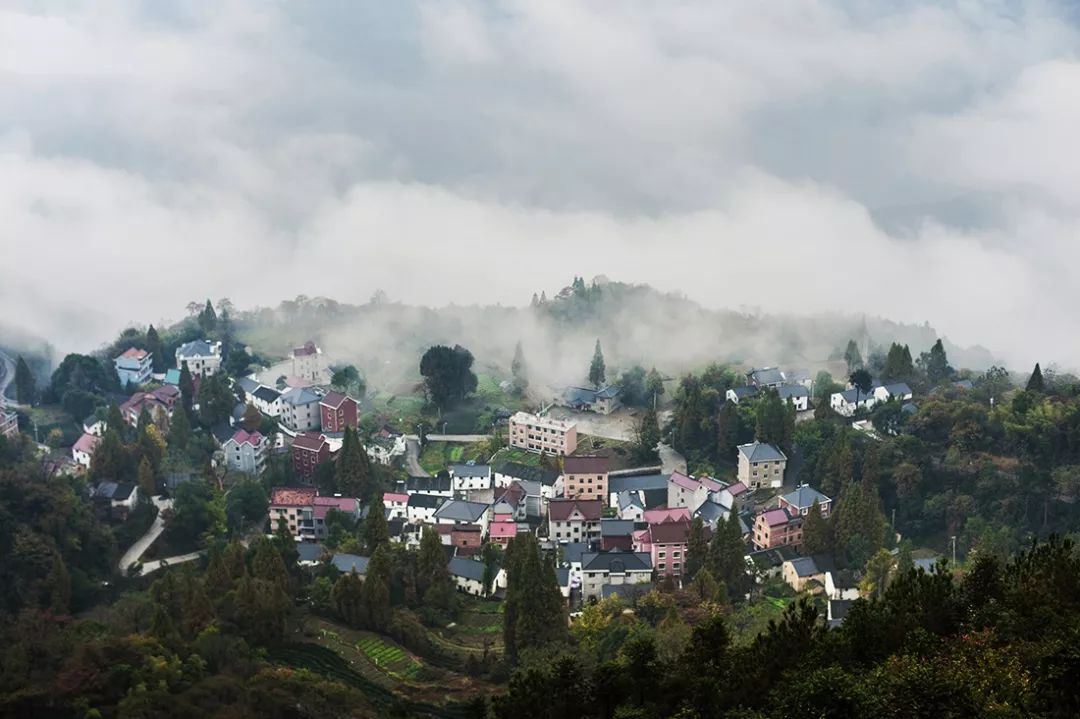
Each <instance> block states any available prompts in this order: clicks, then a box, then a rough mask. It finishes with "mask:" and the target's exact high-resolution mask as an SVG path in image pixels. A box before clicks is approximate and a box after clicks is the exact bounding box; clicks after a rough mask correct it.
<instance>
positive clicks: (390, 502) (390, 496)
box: [382, 492, 409, 519]
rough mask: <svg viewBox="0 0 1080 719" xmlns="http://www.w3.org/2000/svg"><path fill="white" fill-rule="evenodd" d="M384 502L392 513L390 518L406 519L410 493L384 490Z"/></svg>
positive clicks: (387, 509)
mask: <svg viewBox="0 0 1080 719" xmlns="http://www.w3.org/2000/svg"><path fill="white" fill-rule="evenodd" d="M382 502H383V506H384V507H386V511H387V512H389V513H390V516H389V517H388V519H395V518H399V519H405V518H406V517H407V516H408V513H409V510H408V507H409V495H407V494H405V493H403V492H384V493H383V496H382Z"/></svg>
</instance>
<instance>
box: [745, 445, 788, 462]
mask: <svg viewBox="0 0 1080 719" xmlns="http://www.w3.org/2000/svg"><path fill="white" fill-rule="evenodd" d="M739 454H741V455H742V456H744V457H746V458H747V459H748V460H749V461H751V462H775V461H777V460H786V459H787V455H785V454H784V453H783V452H781V451H780V450H779V449H778V448H777V447H775V446H773V445H771V444H765V443H763V442H751V443H750V444H740V445H739Z"/></svg>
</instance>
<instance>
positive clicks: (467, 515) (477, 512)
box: [433, 499, 491, 535]
mask: <svg viewBox="0 0 1080 719" xmlns="http://www.w3.org/2000/svg"><path fill="white" fill-rule="evenodd" d="M489 509H490V505H487V504H484V503H482V502H468V501H466V500H464V499H448V500H446V501H445V502H443V503H442V504H441V505H440V506H439V508H438V509H436V510H435V514H434V517H433V520H434V521H435V523H436V524H478V525H480V531H481V532H482V533H483V534H485V535H486V534H487V530H488V522H490V521H491V517H490V516H489V515H490V512H489V511H488V510H489Z"/></svg>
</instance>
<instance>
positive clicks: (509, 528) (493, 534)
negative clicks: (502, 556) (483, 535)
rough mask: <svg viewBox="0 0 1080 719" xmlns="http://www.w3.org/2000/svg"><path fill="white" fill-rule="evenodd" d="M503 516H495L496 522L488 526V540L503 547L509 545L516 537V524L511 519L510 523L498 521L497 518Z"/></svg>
mask: <svg viewBox="0 0 1080 719" xmlns="http://www.w3.org/2000/svg"><path fill="white" fill-rule="evenodd" d="M505 516H506V515H497V517H496V521H493V522H492V523H491V524H490V525H488V539H490V540H491V541H492V542H494V543H495V544H500V545H502V546H504V547H505V546H506V545H507V544H509V543H510V540H511V539H513V538H514V537H516V536H517V522H515V521H513V520H512V519H511V520H510V521H498V517H505Z"/></svg>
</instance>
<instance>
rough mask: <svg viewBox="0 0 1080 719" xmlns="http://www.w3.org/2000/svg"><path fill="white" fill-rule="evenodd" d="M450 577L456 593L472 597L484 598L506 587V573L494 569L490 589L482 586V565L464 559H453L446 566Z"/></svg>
mask: <svg viewBox="0 0 1080 719" xmlns="http://www.w3.org/2000/svg"><path fill="white" fill-rule="evenodd" d="M446 568H447V569H448V570H449V571H450V576H451V577H452V578H453V579H454V584H455V585H457V588H458V591H461V592H465V593H466V594H471V595H473V596H474V597H486V596H488V595H489V594H490V593H491V592H493V591H495V590H497V589H503V588H505V587H506V571H505V570H503V569H496V570H495V576H494V577H493V579H492V583H491V586H490V587H485V586H484V563H483V562H478V561H476V560H475V559H467V558H465V557H454V558H452V559H451V560H450V562H449V563H448V564H447V566H446Z"/></svg>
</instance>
